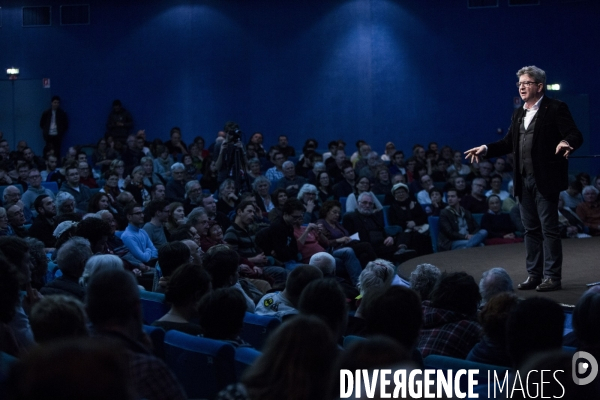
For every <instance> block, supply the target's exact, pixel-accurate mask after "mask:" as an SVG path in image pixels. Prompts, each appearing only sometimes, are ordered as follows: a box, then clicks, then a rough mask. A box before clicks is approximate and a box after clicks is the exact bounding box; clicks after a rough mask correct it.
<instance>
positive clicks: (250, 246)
mask: <svg viewBox="0 0 600 400" xmlns="http://www.w3.org/2000/svg"><path fill="white" fill-rule="evenodd" d="M253 218H254V206H253V205H252V203H251V202H249V201H246V200H245V201H242V202H241V203H240V204H238V205H237V207H236V214H235V220H234V222H233V223H232V224H231V226H230V227H229V228H227V231H226V232H225V236H224V237H223V240H224V241H225V242H227V244H228V245H229V246H230V247H231V248H232V249H233V250H235V251H236V252H237V253H238V254H239V256H240V257H241V258H244V259H246V260H247V261H248V262H250V263H251V266H250V267H251V269H252V270H253V271H255V272H256V276H257V277H260V276H262V275H263V274H264V275H266V276H268V277H271V278H272V279H273V280H274V282H275V284H283V283H284V282H285V280H286V277H287V272H286V271H285V270H284V269H283V268H281V267H278V266H271V265H269V260H268V258H267V256H266V255H265V253H264V252H263V251H262V250H261V249H260V247H259V246H258V245H257V244H256V237H255V235H253V234H251V233H250V232H249V231H248V229H249V226H250V224H251V223H252V221H253Z"/></svg>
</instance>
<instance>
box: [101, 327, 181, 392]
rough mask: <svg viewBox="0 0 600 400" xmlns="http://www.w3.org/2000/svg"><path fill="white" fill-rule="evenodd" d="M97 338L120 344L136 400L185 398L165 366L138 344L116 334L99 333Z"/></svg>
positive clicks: (177, 382) (171, 373) (179, 386)
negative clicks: (137, 399)
mask: <svg viewBox="0 0 600 400" xmlns="http://www.w3.org/2000/svg"><path fill="white" fill-rule="evenodd" d="M99 337H103V338H107V339H112V340H114V341H116V342H117V343H121V344H122V345H123V346H124V347H125V349H124V352H123V355H124V357H125V358H126V360H127V363H128V366H129V377H130V379H131V383H132V385H133V387H134V389H135V390H136V394H137V396H138V398H141V399H148V400H184V399H187V396H186V394H185V392H184V390H183V388H182V387H181V384H180V383H179V381H178V380H177V378H176V377H175V375H174V374H173V372H171V370H170V369H169V367H167V364H165V363H164V362H163V361H162V360H161V359H159V358H157V357H155V356H153V355H152V354H150V352H149V351H148V350H147V349H146V348H145V347H143V346H142V345H141V344H139V343H138V342H134V341H132V340H131V339H129V338H128V337H126V336H124V335H121V334H120V333H118V332H101V333H99Z"/></svg>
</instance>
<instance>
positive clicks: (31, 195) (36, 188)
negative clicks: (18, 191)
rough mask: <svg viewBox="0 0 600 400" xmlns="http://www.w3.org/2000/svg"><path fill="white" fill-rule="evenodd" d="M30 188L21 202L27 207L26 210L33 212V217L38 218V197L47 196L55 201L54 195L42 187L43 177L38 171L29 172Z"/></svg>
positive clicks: (31, 170)
mask: <svg viewBox="0 0 600 400" xmlns="http://www.w3.org/2000/svg"><path fill="white" fill-rule="evenodd" d="M28 182H29V187H28V188H27V191H26V192H25V193H23V197H22V198H21V200H22V201H23V204H24V205H25V208H28V209H29V210H30V211H31V214H32V215H33V217H36V216H37V210H36V209H35V206H34V204H33V203H34V202H35V199H36V198H37V197H38V196H41V195H47V196H50V197H51V198H52V200H54V193H52V191H51V190H50V189H46V188H44V187H43V186H42V176H41V175H40V171H38V170H37V169H30V170H29V179H28Z"/></svg>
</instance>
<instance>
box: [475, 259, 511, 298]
mask: <svg viewBox="0 0 600 400" xmlns="http://www.w3.org/2000/svg"><path fill="white" fill-rule="evenodd" d="M504 292H509V293H513V292H514V289H513V281H512V279H511V278H510V275H508V272H506V270H505V269H504V268H499V267H496V268H492V269H490V270H487V271H485V272H484V273H483V275H482V276H481V280H480V281H479V293H481V302H482V304H485V303H487V302H488V301H489V300H490V299H491V298H492V297H494V296H495V295H497V294H500V293H504Z"/></svg>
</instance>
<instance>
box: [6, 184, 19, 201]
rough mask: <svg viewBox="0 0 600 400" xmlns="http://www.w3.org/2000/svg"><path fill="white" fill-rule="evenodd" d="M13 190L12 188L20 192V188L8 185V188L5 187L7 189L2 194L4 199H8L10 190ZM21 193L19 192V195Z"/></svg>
mask: <svg viewBox="0 0 600 400" xmlns="http://www.w3.org/2000/svg"><path fill="white" fill-rule="evenodd" d="M11 188H12V189H17V190H19V188H18V187H16V186H15V185H8V186H7V187H5V188H4V191H3V192H2V197H3V198H6V194H7V193H8V189H11ZM20 192H21V191H20V190H19V193H20Z"/></svg>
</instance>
